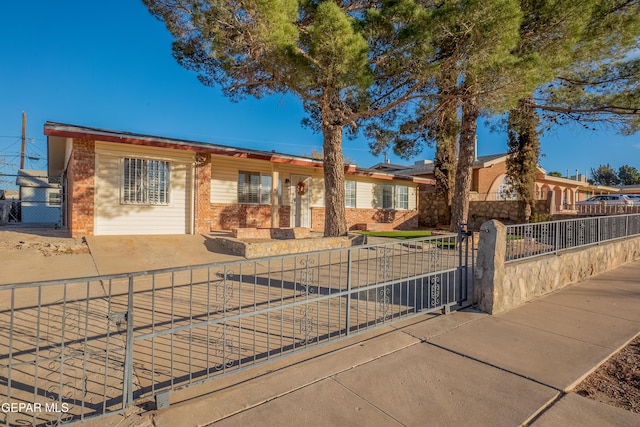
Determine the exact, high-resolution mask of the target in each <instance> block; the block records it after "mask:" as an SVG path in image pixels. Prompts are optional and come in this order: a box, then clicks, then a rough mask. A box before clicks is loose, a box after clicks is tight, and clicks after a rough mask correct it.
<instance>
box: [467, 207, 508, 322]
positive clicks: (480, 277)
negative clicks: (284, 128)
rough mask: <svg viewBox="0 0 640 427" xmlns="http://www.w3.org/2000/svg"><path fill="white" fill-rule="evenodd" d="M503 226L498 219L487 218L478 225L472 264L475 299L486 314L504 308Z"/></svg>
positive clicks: (494, 312)
mask: <svg viewBox="0 0 640 427" xmlns="http://www.w3.org/2000/svg"><path fill="white" fill-rule="evenodd" d="M506 250H507V227H506V226H505V225H504V224H502V223H501V222H500V221H496V220H495V219H494V220H491V221H487V222H485V223H484V224H482V226H481V227H480V240H479V242H478V260H477V263H476V267H475V276H476V280H475V300H476V302H477V304H478V308H479V309H480V310H482V311H484V312H486V313H489V314H496V313H499V312H501V311H505V310H506V309H507V308H508V307H507V306H506V305H507V304H505V301H504V297H505V290H504V289H503V286H504V257H505V253H506Z"/></svg>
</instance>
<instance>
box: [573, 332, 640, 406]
mask: <svg viewBox="0 0 640 427" xmlns="http://www.w3.org/2000/svg"><path fill="white" fill-rule="evenodd" d="M574 391H575V392H576V393H578V394H579V395H580V396H584V397H588V398H590V399H594V400H598V401H600V402H603V403H606V404H609V405H612V406H616V407H618V408H623V409H626V410H629V411H632V412H635V413H640V336H639V337H636V338H635V339H634V340H633V341H631V342H630V343H629V344H628V345H627V346H626V347H624V348H623V349H622V350H620V351H619V352H618V353H617V354H616V355H614V356H613V357H612V358H611V359H609V360H608V361H607V362H605V363H604V364H603V365H602V366H600V367H599V368H598V369H597V370H596V371H595V372H593V373H592V374H591V375H589V376H588V377H587V378H586V379H585V380H584V381H583V382H582V383H580V384H579V385H578V386H577V387H576V388H575V389H574Z"/></svg>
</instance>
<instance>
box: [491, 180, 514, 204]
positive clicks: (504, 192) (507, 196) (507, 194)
mask: <svg viewBox="0 0 640 427" xmlns="http://www.w3.org/2000/svg"><path fill="white" fill-rule="evenodd" d="M517 199H518V195H517V194H516V191H515V189H514V188H513V184H512V183H511V179H510V178H509V177H508V176H505V177H504V178H503V179H502V183H501V184H500V185H499V186H498V188H497V189H496V200H517Z"/></svg>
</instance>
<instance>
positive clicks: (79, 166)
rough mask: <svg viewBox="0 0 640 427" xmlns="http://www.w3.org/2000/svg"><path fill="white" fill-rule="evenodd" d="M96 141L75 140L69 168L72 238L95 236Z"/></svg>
mask: <svg viewBox="0 0 640 427" xmlns="http://www.w3.org/2000/svg"><path fill="white" fill-rule="evenodd" d="M95 167H96V155H95V141H92V140H86V139H74V140H73V148H72V151H71V157H70V158H69V165H68V168H67V179H68V187H67V188H68V189H67V194H68V200H69V231H70V233H71V237H81V236H93V231H94V229H93V214H94V207H93V205H94V195H95V178H94V176H95Z"/></svg>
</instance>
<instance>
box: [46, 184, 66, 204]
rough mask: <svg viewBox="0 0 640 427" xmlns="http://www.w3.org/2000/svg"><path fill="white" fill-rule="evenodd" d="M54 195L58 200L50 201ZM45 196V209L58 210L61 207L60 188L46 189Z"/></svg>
mask: <svg viewBox="0 0 640 427" xmlns="http://www.w3.org/2000/svg"><path fill="white" fill-rule="evenodd" d="M54 194H55V195H56V196H57V199H58V200H57V201H52V200H51V196H52V195H54ZM46 196H47V204H46V206H47V207H49V208H59V207H60V206H62V189H61V188H47V193H46ZM54 198H55V197H54Z"/></svg>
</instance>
